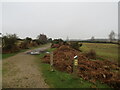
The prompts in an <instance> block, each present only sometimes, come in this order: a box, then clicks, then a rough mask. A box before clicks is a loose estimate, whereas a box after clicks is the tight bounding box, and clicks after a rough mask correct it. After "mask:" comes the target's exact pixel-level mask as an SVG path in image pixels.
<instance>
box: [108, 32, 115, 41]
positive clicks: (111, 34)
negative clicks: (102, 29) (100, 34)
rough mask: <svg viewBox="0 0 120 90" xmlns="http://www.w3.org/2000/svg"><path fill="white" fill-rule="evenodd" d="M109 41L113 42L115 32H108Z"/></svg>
mask: <svg viewBox="0 0 120 90" xmlns="http://www.w3.org/2000/svg"><path fill="white" fill-rule="evenodd" d="M109 40H110V42H112V41H113V40H115V32H114V31H111V32H110V34H109Z"/></svg>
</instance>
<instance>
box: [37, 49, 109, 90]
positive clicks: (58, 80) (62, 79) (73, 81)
mask: <svg viewBox="0 0 120 90" xmlns="http://www.w3.org/2000/svg"><path fill="white" fill-rule="evenodd" d="M54 50H55V49H48V50H47V51H54ZM44 55H45V54H44V53H43V54H40V55H38V56H37V57H38V59H37V60H36V63H37V65H38V66H39V68H40V70H42V73H43V77H44V78H45V81H46V83H47V84H48V85H49V86H50V87H51V88H110V87H109V86H108V85H106V84H101V83H100V82H99V81H97V82H96V83H95V84H93V83H91V82H89V81H85V80H83V79H82V78H80V77H77V78H74V76H73V75H72V74H68V73H65V72H60V71H58V70H55V71H54V72H52V71H50V65H49V64H45V63H42V62H41V59H40V58H42V57H43V56H44Z"/></svg>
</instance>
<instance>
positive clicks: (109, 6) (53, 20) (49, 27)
mask: <svg viewBox="0 0 120 90" xmlns="http://www.w3.org/2000/svg"><path fill="white" fill-rule="evenodd" d="M0 6H1V4H0ZM0 15H1V14H0ZM1 23H2V32H3V33H4V34H5V33H16V34H17V35H18V36H19V37H20V38H25V37H27V36H28V37H32V38H36V36H37V35H38V34H40V33H44V34H46V35H47V36H48V37H52V38H63V39H66V37H67V36H68V37H69V38H70V39H89V38H91V37H92V36H94V37H95V38H108V34H109V33H110V32H111V30H113V31H114V32H115V33H118V3H117V2H4V3H2V22H0V24H1Z"/></svg>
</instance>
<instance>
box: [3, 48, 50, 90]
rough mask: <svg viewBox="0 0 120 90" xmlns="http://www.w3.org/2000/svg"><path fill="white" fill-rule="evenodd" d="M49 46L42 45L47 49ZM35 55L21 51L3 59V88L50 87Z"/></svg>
mask: <svg viewBox="0 0 120 90" xmlns="http://www.w3.org/2000/svg"><path fill="white" fill-rule="evenodd" d="M45 48H49V46H48V47H42V48H40V49H45ZM36 59H37V58H36V57H35V56H33V55H28V54H25V53H19V54H17V55H15V56H13V57H10V58H7V59H5V60H3V70H4V71H3V84H2V85H3V88H48V87H49V86H48V85H47V84H46V83H45V81H44V79H43V77H42V73H41V72H40V71H39V70H38V67H37V65H36V63H35V61H34V60H36Z"/></svg>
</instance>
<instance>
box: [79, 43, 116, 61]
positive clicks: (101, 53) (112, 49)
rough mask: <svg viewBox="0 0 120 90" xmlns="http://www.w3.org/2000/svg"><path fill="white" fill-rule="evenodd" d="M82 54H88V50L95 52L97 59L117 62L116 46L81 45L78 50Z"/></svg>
mask: <svg viewBox="0 0 120 90" xmlns="http://www.w3.org/2000/svg"><path fill="white" fill-rule="evenodd" d="M80 49H81V50H82V51H83V52H88V51H89V50H90V49H93V50H95V51H96V54H97V56H98V57H101V58H104V59H108V60H114V61H117V60H118V45H117V44H105V43H83V46H82V47H81V48H80Z"/></svg>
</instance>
